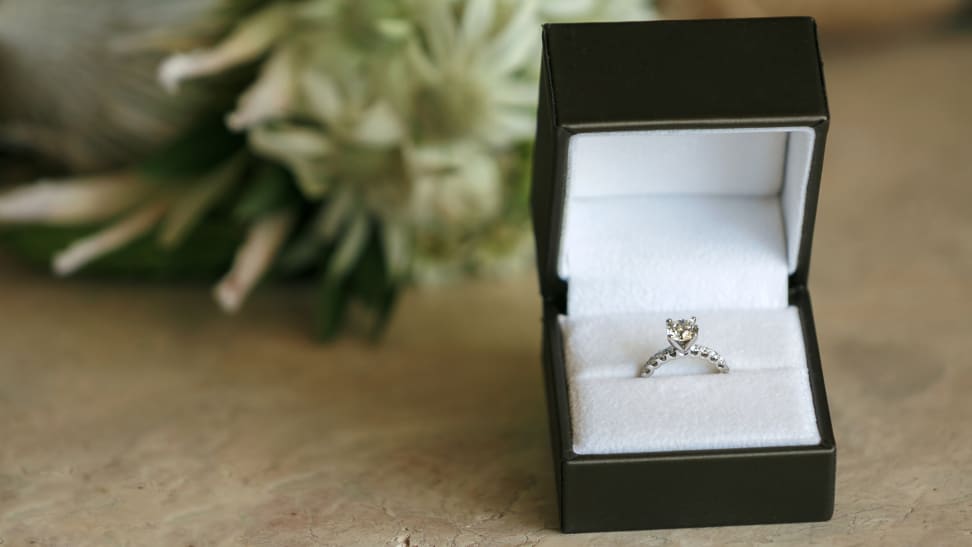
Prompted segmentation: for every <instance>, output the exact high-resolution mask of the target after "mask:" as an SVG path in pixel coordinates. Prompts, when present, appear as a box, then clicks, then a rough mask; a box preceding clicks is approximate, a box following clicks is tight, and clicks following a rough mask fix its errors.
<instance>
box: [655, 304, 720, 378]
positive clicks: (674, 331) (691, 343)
mask: <svg viewBox="0 0 972 547" xmlns="http://www.w3.org/2000/svg"><path fill="white" fill-rule="evenodd" d="M665 325H667V326H668V332H667V338H668V343H669V344H670V345H671V347H667V348H665V349H663V350H660V351H658V352H657V353H655V354H654V355H652V356H651V357H650V358H649V359H648V360H647V361H645V364H644V366H643V367H642V368H641V377H642V378H647V377H649V376H651V375H652V374H654V373H655V369H657V368H658V367H660V366H662V365H663V364H665V363H667V362H668V361H673V360H675V359H681V358H682V357H698V358H699V359H703V360H705V361H707V362H708V363H711V364H712V365H713V366H715V368H716V371H717V372H721V373H726V372H729V365H727V364H726V359H725V358H724V357H722V356H721V355H719V353H718V352H717V351H715V350H714V349H711V348H708V347H706V346H702V345H699V344H696V343H695V340H696V339H697V338H698V337H699V325H698V324H697V323H696V320H695V317H694V316H693V317H692V318H690V319H679V320H678V321H673V320H671V319H666V320H665Z"/></svg>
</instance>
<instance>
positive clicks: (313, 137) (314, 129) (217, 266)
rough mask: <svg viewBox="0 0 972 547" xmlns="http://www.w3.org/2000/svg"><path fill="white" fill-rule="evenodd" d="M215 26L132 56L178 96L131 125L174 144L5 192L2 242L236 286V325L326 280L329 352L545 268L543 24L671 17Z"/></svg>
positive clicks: (417, 1)
mask: <svg viewBox="0 0 972 547" xmlns="http://www.w3.org/2000/svg"><path fill="white" fill-rule="evenodd" d="M9 2H13V4H14V5H15V6H16V5H17V4H18V2H20V3H21V4H22V5H28V2H30V4H29V5H31V6H33V9H34V10H38V9H43V6H44V4H46V3H53V2H48V1H47V0H45V1H37V0H7V3H9ZM143 3H144V5H145V9H147V10H152V9H155V10H160V9H163V8H159V7H157V6H156V7H152V6H153V5H152V4H151V3H149V2H147V1H146V2H143ZM175 4H186V3H185V1H182V2H181V3H180V2H176V3H175ZM136 5H137V3H136ZM186 5H189V4H186ZM204 7H205V9H203V8H202V7H200V5H199V3H196V4H193V5H192V9H188V8H187V9H185V10H184V12H183V17H182V19H179V20H178V22H177V23H174V22H172V21H168V22H167V24H165V25H162V24H160V25H158V26H157V27H155V26H153V25H148V26H147V27H148V28H140V29H138V32H135V33H132V35H131V36H126V37H125V40H122V43H123V46H122V47H120V48H119V49H118V50H113V51H115V53H114V55H117V56H121V57H126V56H129V57H130V56H132V55H138V56H140V58H148V59H151V60H152V63H153V65H152V68H153V70H152V72H153V73H154V79H156V80H157V81H156V82H143V81H141V80H139V84H140V85H151V86H152V91H150V92H144V93H142V94H141V95H140V97H142V96H150V97H151V100H145V99H144V98H142V99H140V100H139V101H134V100H131V99H130V98H128V97H112V103H111V106H112V108H113V109H123V108H131V109H140V111H139V112H136V113H135V114H133V115H139V116H141V117H143V118H145V119H147V120H156V121H158V120H159V119H161V120H164V121H166V122H168V125H167V126H166V130H155V129H145V128H144V127H143V126H147V125H151V124H150V123H148V122H145V123H143V124H142V125H138V124H130V125H133V127H131V126H126V127H124V128H123V129H124V130H123V131H116V132H115V133H114V134H113V135H114V136H115V137H116V138H117V137H118V135H119V134H120V135H121V136H122V137H123V138H120V139H118V140H120V141H122V142H121V144H120V145H117V146H106V147H105V148H107V149H109V150H111V153H112V154H114V156H112V157H111V158H109V160H106V161H103V162H101V163H103V164H105V165H110V166H113V167H114V169H110V170H100V169H96V170H87V171H88V172H87V173H86V174H84V175H74V176H69V177H67V178H63V179H59V180H53V181H51V180H45V181H37V182H35V183H32V184H27V185H23V186H19V187H15V188H13V189H12V190H9V191H7V192H5V193H3V194H0V223H2V224H3V225H5V226H6V227H5V228H2V240H3V241H4V242H6V244H7V246H8V247H10V248H12V249H14V250H16V251H19V252H20V253H21V254H23V255H24V256H26V257H28V258H35V259H38V260H43V261H44V262H45V263H46V262H49V263H50V264H51V265H52V268H53V270H54V272H55V273H57V274H58V275H70V274H74V273H76V272H80V271H88V272H92V273H101V274H113V273H114V274H118V273H121V274H124V275H129V276H131V275H136V276H143V277H144V276H150V277H165V278H171V277H179V276H183V277H184V276H203V277H207V276H214V277H216V276H218V277H219V280H218V281H217V283H216V285H215V288H214V296H215V299H216V301H217V302H218V304H219V305H220V306H221V307H222V308H223V309H225V310H227V311H230V312H232V311H235V310H237V309H239V308H240V306H241V305H242V304H243V303H244V301H245V300H246V298H247V296H248V295H249V294H250V292H251V291H252V290H253V289H254V287H255V286H256V285H257V284H258V283H259V282H260V281H261V280H263V279H266V278H267V277H268V276H278V277H279V276H295V277H308V276H310V277H313V278H314V279H316V280H317V287H318V290H317V296H316V298H315V309H316V312H317V313H316V315H317V318H318V319H317V329H316V330H317V334H318V336H319V337H321V338H328V337H331V336H334V335H335V334H337V333H338V332H339V331H340V330H341V328H342V327H343V326H345V325H346V324H347V323H348V318H349V317H352V316H353V317H356V318H360V317H365V318H366V320H365V327H366V328H367V329H368V330H369V331H370V332H372V333H378V332H380V330H381V327H382V326H383V325H384V324H385V321H386V319H387V318H388V316H389V314H390V312H391V310H392V308H393V305H394V302H395V297H396V295H397V294H398V292H399V290H400V289H401V288H402V287H403V286H405V285H407V284H409V283H440V282H443V281H446V280H450V279H454V278H456V277H460V276H466V275H482V274H485V275H496V274H503V273H506V272H510V271H515V270H516V269H518V268H520V267H522V266H523V265H524V264H529V262H530V260H531V244H530V237H529V230H528V226H529V210H528V203H527V193H528V186H529V181H528V178H529V171H530V166H529V160H530V154H531V139H532V137H533V133H534V129H535V103H536V97H537V81H538V77H539V49H540V48H539V45H540V25H541V23H543V22H547V21H570V20H597V19H610V20H618V19H635V18H645V17H648V16H649V15H651V13H650V7H649V6H648V5H646V4H645V3H642V2H638V1H634V0H612V1H595V0H571V1H563V0H560V1H557V0H548V1H542V0H537V1H529V0H528V1H521V0H469V1H450V0H426V1H422V0H374V1H367V2H362V1H357V0H247V1H236V2H210V3H208V4H207V5H206V6H204ZM2 9H3V8H2V7H0V14H2ZM60 9H66V8H60ZM90 9H91V8H90V7H89V10H90ZM132 9H137V8H132ZM172 9H175V8H171V7H170V10H172ZM108 11H110V10H108ZM186 12H187V13H189V14H190V15H188V16H185V13H186ZM13 13H14V18H16V14H17V12H16V11H14V12H13ZM2 19H3V17H2V15H0V20H2ZM47 19H49V18H47ZM158 19H159V18H158V17H157V18H155V19H153V20H158ZM6 20H7V21H8V22H12V21H11V19H9V18H8V19H6ZM8 34H9V33H8ZM5 36H7V35H5V33H4V29H3V23H0V46H3V45H4V43H3V41H4V39H5ZM88 38H90V37H88ZM108 83H109V81H106V85H107V84H108ZM129 102H130V103H132V104H127V103H129ZM2 112H3V110H2V109H0V138H3V136H4V135H6V136H7V137H8V140H9V137H10V135H11V133H13V134H14V135H16V134H17V133H16V131H13V132H11V130H10V129H11V124H9V123H7V122H6V121H5V120H4V119H3V117H2ZM23 125H24V124H21V126H23ZM27 125H28V126H29V124H27ZM89 125H90V124H89ZM106 125H108V126H109V127H108V129H107V130H106V131H107V132H108V133H109V134H112V133H111V127H110V126H111V124H110V123H109V122H106ZM169 126H171V127H169ZM87 130H89V131H90V128H89V129H87ZM21 134H25V132H24V131H21ZM26 134H28V135H30V134H31V133H30V132H29V131H27V132H26ZM146 135H150V137H147V136H146ZM34 141H36V142H39V143H40V145H38V146H35V147H34V148H35V149H37V150H40V151H41V152H42V153H43V152H45V150H44V146H43V143H44V142H45V141H44V139H43V138H39V139H34ZM81 141H82V142H83V143H85V144H90V143H91V142H92V140H91V139H90V138H83V139H81ZM142 141H146V142H142ZM27 142H28V143H30V140H29V139H28V140H27ZM129 142H132V143H139V144H138V145H137V146H136V145H134V144H133V145H132V146H130V147H129V148H131V149H132V150H131V151H130V152H129V151H127V148H126V146H127V145H128V143H129ZM48 148H57V147H48ZM119 148H121V149H122V150H126V152H124V153H121V152H118V149H119ZM64 150H65V147H64V146H60V147H59V148H58V149H57V150H54V151H48V152H53V153H54V154H57V153H58V152H59V151H60V152H61V153H63V151H64ZM97 153H98V152H97V151H96V152H95V155H97ZM82 156H83V154H82ZM76 163H80V164H81V165H82V166H84V162H83V161H82V162H76ZM89 163H91V164H93V165H95V166H96V167H100V165H98V163H99V162H98V161H94V162H89ZM84 170H85V169H82V171H84ZM352 311H355V312H356V313H351V312H352ZM361 311H364V312H365V313H360V312H361Z"/></svg>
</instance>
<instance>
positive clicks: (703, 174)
mask: <svg viewBox="0 0 972 547" xmlns="http://www.w3.org/2000/svg"><path fill="white" fill-rule="evenodd" d="M812 150H813V132H812V130H810V129H809V128H770V129H732V130H691V131H627V132H600V133H581V134H577V135H574V136H572V137H571V138H570V142H569V145H568V152H567V177H566V180H567V182H566V196H565V210H564V221H563V226H562V242H561V246H560V247H561V248H560V258H559V263H558V266H559V270H560V274H561V276H562V277H564V278H565V279H569V284H570V291H569V293H568V297H569V299H570V302H569V304H571V306H570V307H569V308H568V309H569V310H570V314H571V315H576V314H588V313H602V312H606V311H611V308H610V306H611V305H613V304H614V303H618V304H620V305H621V307H620V308H618V309H617V310H616V311H619V312H626V311H633V310H632V307H633V306H638V307H639V309H641V310H644V311H650V310H652V309H659V308H663V307H670V306H668V304H667V303H666V300H668V299H670V298H671V296H670V291H671V290H672V288H671V285H669V284H668V283H669V281H670V280H671V275H670V272H671V270H672V267H673V266H672V262H673V261H677V265H678V267H681V268H682V271H683V272H684V273H685V274H686V275H688V276H691V277H700V276H703V277H704V276H706V275H707V273H708V274H713V275H709V276H708V277H709V279H710V280H714V279H716V277H717V276H716V275H714V272H711V271H709V272H705V271H704V270H705V269H711V268H713V267H717V268H720V270H721V272H725V271H728V270H729V268H727V267H722V266H721V265H720V264H718V263H715V262H714V259H716V258H725V257H730V258H731V257H737V258H740V259H744V260H748V259H750V258H753V259H756V258H758V259H759V260H761V263H759V264H755V263H751V264H750V266H753V267H762V266H765V267H766V269H765V271H760V272H755V271H753V270H751V269H750V270H749V271H746V272H734V273H733V272H730V275H735V276H737V279H736V281H735V282H734V283H733V286H732V289H733V290H732V294H731V295H730V294H728V293H727V292H726V290H725V289H726V283H718V282H717V283H708V282H703V283H701V284H698V283H695V284H694V287H695V288H696V289H698V290H697V291H696V292H694V293H693V294H694V297H695V298H697V299H699V300H700V301H704V302H708V303H709V304H707V305H706V307H734V306H748V305H749V304H750V303H753V304H755V305H759V306H775V305H778V304H779V302H780V294H779V288H780V283H779V282H778V281H768V280H770V279H771V278H772V279H776V278H777V276H778V273H779V265H780V264H783V266H784V270H785V272H786V273H792V272H793V271H794V270H795V268H796V261H797V256H798V254H799V245H800V237H801V230H802V224H803V207H804V203H805V195H806V185H807V178H808V176H809V166H810V157H811V154H812ZM662 197H671V198H679V200H677V201H671V202H669V203H670V204H672V205H673V207H675V209H669V208H667V207H669V205H668V204H666V203H665V202H663V201H662V200H659V199H658V198H662ZM693 200H699V201H698V202H697V203H696V202H694V201H693ZM714 200H719V201H714ZM747 200H750V201H753V202H754V203H753V204H752V209H753V210H754V211H756V210H758V212H757V213H756V214H757V215H758V218H742V217H737V218H729V217H730V216H731V215H732V214H734V213H743V214H745V212H744V211H743V210H744V209H746V206H745V205H740V202H744V201H747ZM641 207H644V208H641ZM592 208H595V209H600V210H603V211H605V212H608V213H611V214H613V212H615V211H617V212H621V214H622V215H623V216H624V218H623V219H618V221H615V220H614V218H613V217H611V216H608V217H605V216H601V215H600V214H595V213H592V212H591V211H590V210H591V209H592ZM770 208H775V214H774V213H773V212H771V211H770V210H769V209H770ZM722 209H726V211H725V212H721V210H722ZM693 210H695V211H696V212H693ZM703 211H704V213H703ZM737 220H742V222H744V223H745V224H746V226H745V227H735V226H733V225H732V224H733V223H734V222H736V221H737ZM740 230H744V232H745V233H744V234H742V235H744V236H745V237H739V236H740V235H741V234H740ZM682 233H685V234H686V236H687V238H680V237H679V236H680V234H682ZM777 238H778V241H779V244H777ZM769 245H772V246H773V248H772V249H770V247H769ZM726 246H731V247H732V248H733V250H732V252H731V253H730V252H719V251H718V249H719V248H720V247H726ZM602 247H611V248H612V249H613V250H618V249H623V250H622V251H620V252H618V253H614V256H615V259H614V260H609V261H602V260H601V259H603V258H604V257H605V256H607V255H608V253H607V252H605V251H604V250H603V249H602ZM747 247H751V248H750V249H747ZM713 251H714V252H713ZM769 251H772V252H775V253H777V257H776V259H774V260H770V259H769V258H770V257H769V256H768V255H767V253H768V252H769ZM696 261H697V262H696ZM622 262H627V263H626V264H622V265H623V266H624V267H621V268H618V267H617V266H618V265H619V263H622ZM635 266H637V267H638V269H633V268H634V267H635ZM724 266H729V265H728V264H726V265H724ZM784 278H785V276H784ZM612 280H616V281H617V283H616V284H613V283H612ZM784 282H785V279H784ZM611 286H613V288H611ZM588 287H590V288H591V289H592V290H593V291H595V293H594V294H590V295H588V294H584V291H586V290H587V288H588ZM612 292H613V294H610V293H612ZM661 292H665V293H669V294H653V293H661ZM679 292H680V293H682V294H684V293H686V292H687V291H679ZM646 295H649V296H648V297H647V298H645V296H646ZM784 296H785V295H784ZM605 297H606V299H605ZM588 303H591V304H594V306H595V307H594V308H591V309H588V308H586V307H584V306H585V305H586V304H588ZM680 303H681V305H682V306H683V307H695V304H694V303H691V302H689V303H686V302H680Z"/></svg>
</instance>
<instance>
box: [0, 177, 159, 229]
mask: <svg viewBox="0 0 972 547" xmlns="http://www.w3.org/2000/svg"><path fill="white" fill-rule="evenodd" d="M153 190H154V188H153V187H152V186H151V185H149V184H146V183H144V182H143V181H140V180H137V179H136V178H135V177H134V176H133V175H132V174H131V173H129V172H123V173H112V174H106V175H100V176H93V177H82V178H76V179H72V180H70V181H60V182H55V181H38V182H35V183H33V184H30V185H25V186H21V187H19V188H16V189H14V190H11V191H9V192H7V193H5V194H3V195H0V222H8V223H28V222H29V223H40V224H65V225H66V224H79V223H85V222H96V221H99V220H104V219H106V218H110V217H112V216H114V215H116V214H118V213H120V212H122V211H124V210H125V209H127V208H129V207H131V206H132V205H133V204H135V203H137V202H138V201H140V200H142V199H144V198H145V197H146V196H148V195H149V194H151V193H152V192H153Z"/></svg>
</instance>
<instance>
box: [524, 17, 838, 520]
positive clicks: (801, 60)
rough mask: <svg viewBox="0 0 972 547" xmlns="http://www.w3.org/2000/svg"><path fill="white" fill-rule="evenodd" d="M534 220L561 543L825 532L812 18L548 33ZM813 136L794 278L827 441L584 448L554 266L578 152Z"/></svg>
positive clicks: (818, 109)
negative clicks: (570, 388)
mask: <svg viewBox="0 0 972 547" xmlns="http://www.w3.org/2000/svg"><path fill="white" fill-rule="evenodd" d="M543 38H544V40H543V42H544V53H543V59H542V72H541V82H540V101H539V108H538V125H537V140H536V147H535V151H534V170H533V188H532V196H531V199H532V207H533V215H534V231H535V236H536V251H537V261H538V270H539V276H540V287H541V292H542V294H543V297H544V321H543V325H544V329H543V363H544V375H545V380H546V389H547V401H548V409H549V417H550V431H551V438H552V448H553V460H554V468H555V474H556V483H557V495H558V498H559V500H558V502H559V507H560V517H561V528H562V529H563V530H564V531H565V532H586V531H609V530H631V529H649V528H675V527H690V526H715V525H730V524H757V523H778V522H798V521H815V520H826V519H829V518H830V516H831V515H832V513H833V504H834V483H835V465H836V463H835V462H836V447H835V442H834V436H833V430H832V427H831V423H830V414H829V410H828V406H827V398H826V393H825V389H824V382H823V375H822V372H821V367H820V356H819V352H818V349H817V339H816V332H815V328H814V323H813V315H812V312H811V307H810V297H809V294H808V292H807V288H806V287H807V285H806V280H807V272H808V269H809V260H810V247H811V245H810V243H811V239H812V235H813V219H814V216H815V212H816V203H817V194H818V191H819V181H820V172H821V166H822V162H823V151H824V142H825V137H826V133H827V127H828V121H829V114H828V111H827V102H826V95H825V91H824V83H823V75H822V71H821V64H820V58H819V53H818V49H817V40H816V27H815V24H814V22H813V20H812V19H809V18H773V19H737V20H711V21H662V22H644V23H601V24H564V25H547V26H545V27H544V36H543ZM758 127H809V128H811V129H812V130H813V131H814V133H815V137H816V138H815V141H814V151H813V156H812V158H811V166H810V175H809V181H808V185H807V196H806V205H805V211H804V225H803V227H802V243H801V246H800V254H799V256H798V260H797V265H796V269H795V271H794V273H793V274H791V276H790V280H789V282H790V300H791V304H792V305H794V306H796V307H797V308H798V309H799V311H800V316H801V321H802V325H803V330H804V336H805V342H806V352H807V363H808V367H809V371H810V384H811V389H812V391H813V400H814V406H815V410H816V414H817V423H818V427H819V429H820V437H821V443H820V444H819V445H817V446H798V447H781V448H761V449H734V450H706V451H694V452H669V453H650V454H621V455H608V456H591V455H578V454H575V453H574V452H573V450H572V446H573V442H572V438H571V429H570V416H569V412H570V411H569V403H568V398H567V397H568V395H567V379H566V368H565V363H564V355H563V342H562V340H561V335H560V330H559V327H558V323H557V316H558V314H562V313H569V310H567V309H566V302H567V298H566V295H567V290H568V286H567V282H566V281H565V280H563V279H561V278H560V275H559V273H558V270H557V262H558V259H557V257H558V255H559V246H560V237H561V234H560V230H561V223H562V218H563V209H564V200H565V170H566V158H567V146H568V141H569V139H570V136H571V135H574V134H577V133H580V132H589V131H618V130H651V129H665V130H667V129H700V128H705V129H716V128H758Z"/></svg>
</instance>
